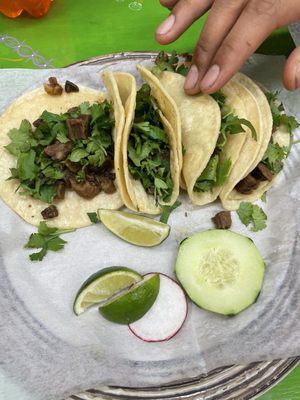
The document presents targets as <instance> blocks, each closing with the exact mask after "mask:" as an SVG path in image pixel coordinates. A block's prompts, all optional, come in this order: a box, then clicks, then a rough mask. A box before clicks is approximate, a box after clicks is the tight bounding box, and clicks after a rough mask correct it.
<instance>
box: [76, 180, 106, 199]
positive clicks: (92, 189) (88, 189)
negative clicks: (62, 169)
mask: <svg viewBox="0 0 300 400" xmlns="http://www.w3.org/2000/svg"><path fill="white" fill-rule="evenodd" d="M88 178H89V180H88ZM70 183H71V188H72V189H73V190H74V191H75V192H76V193H77V194H78V195H79V196H81V197H83V198H84V199H93V198H94V197H95V196H97V194H99V193H100V192H101V185H100V183H99V182H98V181H97V179H95V178H91V177H87V179H86V181H85V182H77V181H76V179H75V178H73V177H72V178H70Z"/></svg>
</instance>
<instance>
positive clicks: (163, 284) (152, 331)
mask: <svg viewBox="0 0 300 400" xmlns="http://www.w3.org/2000/svg"><path fill="white" fill-rule="evenodd" d="M159 277H160V289H159V294H158V296H157V298H156V300H155V302H154V304H153V306H152V307H151V308H150V310H149V311H148V312H147V313H146V314H145V315H144V316H143V317H142V318H141V319H139V320H138V321H136V322H133V323H132V324H130V325H128V326H129V329H130V330H131V332H132V333H133V334H134V335H135V336H136V337H138V338H139V339H142V340H144V341H145V342H163V341H165V340H169V339H171V338H172V337H174V336H175V335H176V334H177V333H178V332H179V330H180V329H181V327H182V325H183V323H184V321H185V319H186V316H187V312H188V303H187V299H186V296H185V294H184V291H183V289H182V288H181V287H180V286H179V285H178V283H177V282H175V281H174V280H173V279H172V278H170V277H168V276H167V275H164V274H159Z"/></svg>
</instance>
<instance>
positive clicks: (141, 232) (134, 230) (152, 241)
mask: <svg viewBox="0 0 300 400" xmlns="http://www.w3.org/2000/svg"><path fill="white" fill-rule="evenodd" d="M98 216H99V219H100V220H101V222H102V223H103V224H104V225H105V226H106V228H108V229H109V230H110V231H111V232H113V233H114V234H115V235H117V236H118V237H119V238H121V239H123V240H125V241H126V242H129V243H132V244H135V245H136V246H144V247H152V246H157V245H158V244H160V243H162V242H163V241H164V240H165V239H166V238H167V237H168V236H169V233H170V226H169V225H167V224H164V223H162V222H159V221H156V220H155V219H152V218H148V217H144V216H142V215H137V214H132V213H128V212H124V211H111V210H102V209H100V210H98Z"/></svg>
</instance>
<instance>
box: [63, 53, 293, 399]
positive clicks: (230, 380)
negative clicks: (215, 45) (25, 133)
mask: <svg viewBox="0 0 300 400" xmlns="http://www.w3.org/2000/svg"><path fill="white" fill-rule="evenodd" d="M156 55H157V53H154V52H125V53H115V54H108V55H103V56H99V57H94V58H91V59H89V60H86V61H81V62H78V63H76V64H73V65H74V66H85V65H89V66H90V65H101V66H102V67H103V66H105V67H108V68H109V67H110V66H111V65H114V64H119V63H122V62H124V61H136V62H137V63H138V62H141V61H143V60H151V59H154V58H155V57H156ZM299 362H300V357H294V358H289V359H287V360H275V361H268V362H257V363H252V364H249V365H246V366H241V365H234V366H229V367H223V368H218V369H215V370H213V371H211V372H209V373H208V374H206V375H201V376H199V377H198V378H197V379H194V380H189V381H184V382H175V383H173V384H169V385H166V386H159V387H147V388H127V387H115V386H110V387H99V388H94V389H89V390H86V391H85V392H83V393H81V394H78V395H73V396H71V397H69V398H68V399H66V400H71V399H73V400H92V399H94V400H95V399H98V400H100V399H101V400H112V399H115V400H116V399H128V400H129V399H134V400H139V399H153V400H154V399H161V400H162V399H169V400H179V399H190V400H250V399H255V398H258V397H259V396H261V395H262V394H263V393H264V392H266V391H267V390H269V389H270V388H272V387H273V386H275V385H276V384H277V383H278V382H279V381H280V380H281V379H283V378H284V377H285V376H286V375H287V374H289V373H290V372H291V371H292V370H293V369H294V368H295V367H296V366H297V365H298V363H299Z"/></svg>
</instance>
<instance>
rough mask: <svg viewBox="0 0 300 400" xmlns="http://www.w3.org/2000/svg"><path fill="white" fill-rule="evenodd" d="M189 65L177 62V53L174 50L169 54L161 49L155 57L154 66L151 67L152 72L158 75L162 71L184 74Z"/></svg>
mask: <svg viewBox="0 0 300 400" xmlns="http://www.w3.org/2000/svg"><path fill="white" fill-rule="evenodd" d="M188 70H189V67H188V66H187V65H186V63H185V62H184V63H181V62H179V58H178V54H177V52H176V51H173V52H172V53H171V56H169V55H168V54H167V53H165V52H164V51H161V52H160V53H159V54H158V56H157V57H156V59H155V66H154V67H153V68H152V73H153V74H154V75H156V76H159V75H160V74H161V72H163V71H171V72H176V73H177V74H180V75H183V76H186V75H187V73H188Z"/></svg>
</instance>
